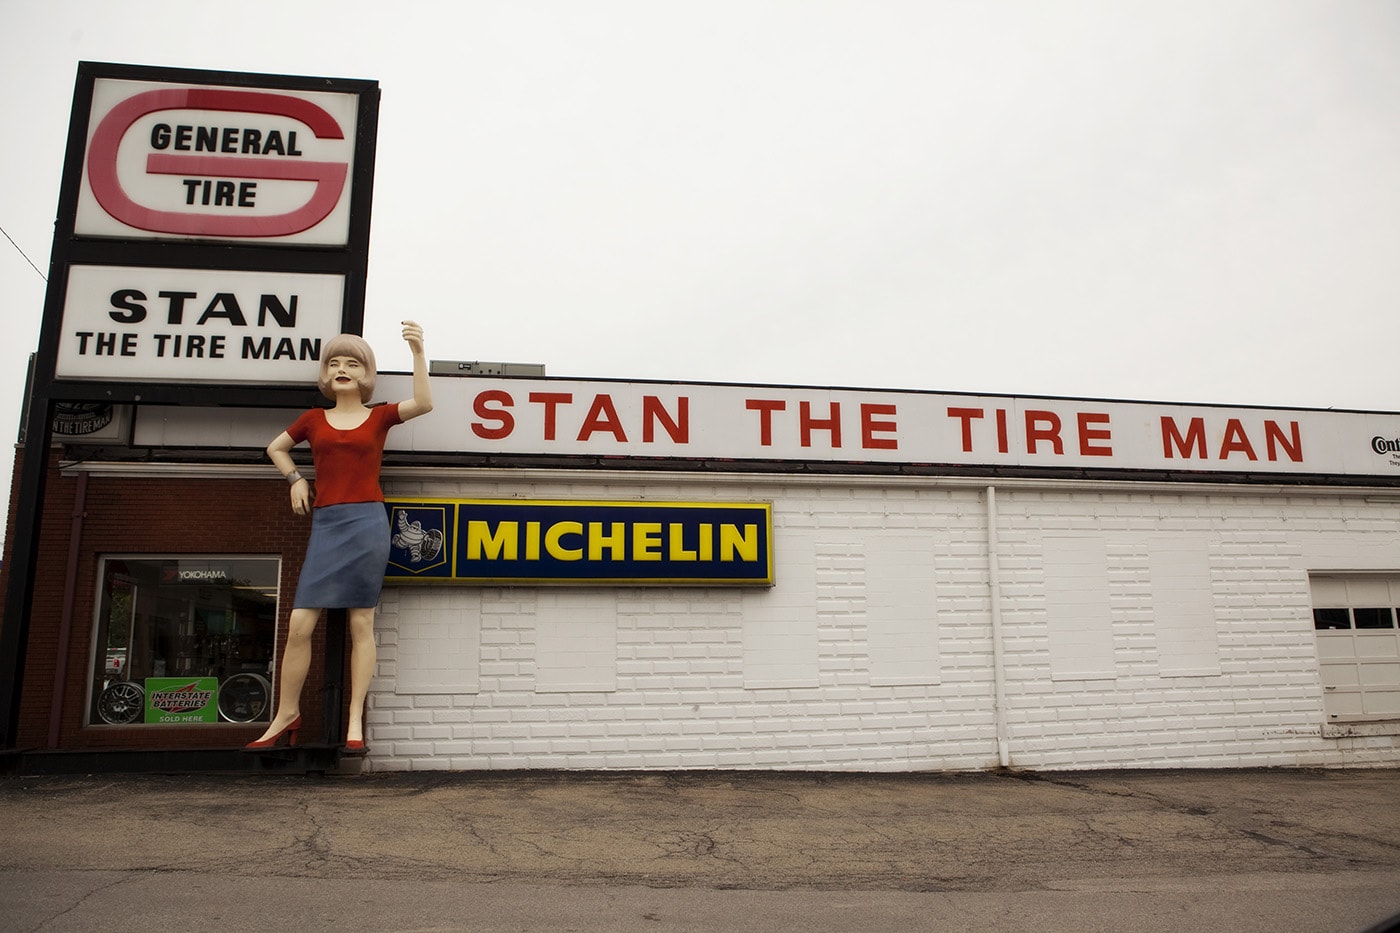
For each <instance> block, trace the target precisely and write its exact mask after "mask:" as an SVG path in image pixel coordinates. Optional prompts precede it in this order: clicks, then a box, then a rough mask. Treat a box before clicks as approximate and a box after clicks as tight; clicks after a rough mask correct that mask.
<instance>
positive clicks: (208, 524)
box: [0, 455, 325, 748]
mask: <svg viewBox="0 0 1400 933" xmlns="http://www.w3.org/2000/svg"><path fill="white" fill-rule="evenodd" d="M57 465H58V461H57V455H55V456H54V458H53V460H52V461H51V463H50V470H49V475H48V488H47V491H46V495H45V502H44V514H43V524H42V532H41V535H40V540H39V549H38V570H37V572H36V575H35V585H34V598H33V603H32V609H31V613H30V624H29V643H28V651H27V653H26V663H25V672H24V693H23V699H22V702H21V707H20V714H21V725H20V730H19V741H18V745H19V747H21V748H44V747H46V746H47V745H48V738H49V725H50V717H51V716H52V715H53V714H54V709H53V706H54V704H53V683H54V675H55V671H56V670H57V659H58V653H59V650H60V646H59V641H60V630H61V627H62V617H63V603H64V593H65V588H66V587H68V586H71V587H72V588H73V612H72V626H71V632H70V636H69V644H68V646H67V660H68V670H67V674H66V676H65V678H64V680H65V684H64V688H63V692H62V702H61V712H60V714H59V715H60V717H61V718H60V723H61V728H60V740H59V747H60V748H95V747H122V748H126V747H155V748H180V747H189V748H206V747H215V748H217V747H228V746H231V745H242V744H243V743H245V742H247V741H249V740H251V739H253V738H256V737H257V736H258V735H259V734H261V732H262V731H263V729H264V728H265V724H263V725H259V724H250V725H248V726H219V727H215V726H177V727H170V726H145V725H133V726H108V725H102V726H89V725H87V684H88V682H89V679H90V677H91V669H90V665H91V655H92V638H93V614H94V611H95V608H94V605H93V604H94V600H95V598H96V595H97V594H96V588H97V572H98V562H99V559H100V558H101V556H102V555H104V554H115V553H123V554H162V555H179V554H191V555H194V554H221V555H222V554H248V555H270V556H278V557H281V558H282V576H281V598H280V600H279V605H278V609H279V618H278V644H277V649H276V651H277V657H278V658H279V659H280V657H281V654H282V640H283V639H284V638H285V634H286V622H287V616H288V614H289V613H290V611H291V596H292V593H293V592H295V589H296V581H297V575H298V573H299V571H300V568H301V559H302V553H303V551H304V549H305V546H306V537H307V535H308V533H309V532H310V528H311V521H310V519H309V518H305V517H300V516H297V515H295V514H293V512H292V510H291V506H290V503H289V500H288V494H287V484H286V483H285V482H283V481H282V480H281V479H280V478H278V476H277V475H276V473H275V471H273V470H272V468H271V467H270V466H269V467H268V470H267V473H268V476H267V478H266V479H261V478H260V479H181V478H163V477H160V476H159V475H153V476H152V477H151V478H139V479H133V478H122V477H111V476H101V475H89V479H88V482H87V490H86V497H85V501H84V502H83V503H82V507H81V511H82V526H81V532H80V535H79V539H78V541H77V548H78V561H77V574H76V577H75V578H74V579H73V580H71V581H70V580H68V579H67V576H68V574H67V567H68V561H69V547H70V544H71V543H72V541H71V539H72V537H73V536H72V531H71V529H72V525H73V512H74V508H75V498H76V494H77V492H78V487H79V483H78V479H77V478H76V476H62V475H60V473H59V471H58V469H57ZM18 468H19V467H18V463H17V464H16V484H17V482H18ZM18 508H19V504H18V503H17V502H16V501H15V499H14V493H13V491H12V495H11V508H10V522H9V526H8V528H7V531H6V539H5V541H6V543H5V563H4V572H3V574H0V576H8V571H9V568H10V560H9V555H10V550H11V547H12V539H13V527H14V517H15V515H16V514H18V513H17V511H16V510H17V509H18ZM0 582H3V581H0ZM324 629H325V625H324V622H323V623H322V625H321V626H320V627H319V628H318V632H317V638H316V643H315V645H314V646H313V649H312V657H313V662H312V670H311V674H310V676H309V677H308V678H307V683H306V687H305V689H304V691H303V694H302V709H303V713H304V715H305V718H306V720H307V723H306V725H307V729H308V730H310V732H311V734H313V735H318V734H319V733H320V728H321V722H322V718H323V717H322V715H321V702H320V697H321V695H322V694H321V688H322V684H323V682H324V670H323V663H322V656H323V645H324Z"/></svg>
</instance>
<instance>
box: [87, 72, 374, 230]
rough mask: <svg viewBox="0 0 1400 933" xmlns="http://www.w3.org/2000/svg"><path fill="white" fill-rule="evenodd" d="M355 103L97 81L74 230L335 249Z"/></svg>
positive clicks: (330, 96) (342, 220)
mask: <svg viewBox="0 0 1400 933" xmlns="http://www.w3.org/2000/svg"><path fill="white" fill-rule="evenodd" d="M357 105H358V101H357V98H356V95H354V94H339V93H320V92H305V91H286V90H250V89H243V88H228V87H222V88H221V87H204V86H180V85H170V84H154V83H150V82H144V81H131V80H120V79H111V78H99V79H97V80H96V81H95V83H94V86H93V101H92V111H91V119H90V122H89V125H88V143H87V153H86V160H85V166H84V173H83V182H82V186H81V189H80V192H79V200H78V207H77V214H76V217H75V226H74V232H75V233H76V234H77V235H79V236H111V237H122V238H126V239H130V238H146V239H171V238H195V239H215V240H232V241H237V242H263V243H288V244H301V245H317V246H342V245H344V244H345V243H346V242H347V239H348V236H349V216H350V207H349V205H350V190H349V189H350V185H349V183H348V180H349V179H350V178H351V176H352V170H353V160H354V149H355V135H356V134H355V129H356V127H355V120H356V114H357Z"/></svg>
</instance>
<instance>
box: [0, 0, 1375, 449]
mask: <svg viewBox="0 0 1400 933" xmlns="http://www.w3.org/2000/svg"><path fill="white" fill-rule="evenodd" d="M220 9H225V10H226V12H225V13H224V14H222V15H219V14H217V13H216V12H215V11H217V10H220ZM0 23H3V29H0V73H2V74H3V80H4V87H5V91H4V93H3V94H0V114H2V115H3V121H2V122H0V125H2V126H3V127H4V134H3V139H4V145H3V146H0V227H3V228H4V230H5V232H6V233H7V234H8V235H9V237H10V238H12V239H13V240H14V242H15V244H17V246H18V249H16V248H15V247H14V246H11V245H10V243H8V242H3V241H0V282H3V293H4V296H5V302H4V306H3V312H2V313H3V318H4V339H3V340H0V354H3V362H4V364H5V365H4V372H5V373H7V374H8V375H6V376H5V377H4V378H3V380H2V381H0V436H2V437H3V446H4V449H3V455H2V456H3V461H0V467H3V469H4V471H5V475H7V476H8V473H9V453H10V451H9V444H10V442H11V440H12V439H13V438H14V436H15V432H16V430H17V425H18V420H19V411H20V406H21V395H22V383H23V376H24V369H25V362H26V359H27V356H28V354H29V353H30V352H32V351H33V350H34V349H35V347H36V345H37V342H38V332H39V319H40V315H41V313H42V309H43V298H44V290H45V283H44V281H43V279H42V278H41V276H40V273H39V272H37V271H36V270H35V269H34V268H31V267H30V265H29V264H28V262H26V260H25V258H24V257H23V256H22V255H21V254H20V250H23V252H24V253H25V254H27V255H28V257H29V258H30V259H31V260H33V262H34V263H35V264H36V265H37V266H38V267H39V269H41V270H43V271H44V274H47V271H48V257H49V250H50V246H51V239H52V230H53V220H54V214H55V208H56V204H57V197H58V187H59V175H60V173H61V169H62V162H63V154H64V143H65V134H66V131H67V123H68V118H69V112H70V107H71V98H72V92H73V82H74V77H75V72H76V67H77V63H78V62H79V61H80V60H89V61H107V62H123V63H131V64H142V65H164V66H179V67H192V68H207V69H215V70H228V71H253V72H271V73H278V74H304V75H318V76H327V77H343V78H370V79H375V80H377V81H378V82H379V83H380V86H381V89H382V100H381V104H380V125H379V140H378V164H377V169H376V176H375V193H374V211H373V230H372V238H371V247H370V276H369V296H368V304H367V308H366V314H365V319H366V335H367V336H368V337H369V338H370V340H371V342H372V343H373V344H374V345H375V347H376V349H377V350H378V354H379V362H380V366H381V368H384V369H405V368H407V367H408V366H409V356H408V352H407V350H406V348H405V347H404V345H403V343H402V341H401V340H400V339H399V338H398V323H397V322H398V321H400V320H402V319H403V318H405V317H413V318H416V319H417V320H419V321H420V322H422V323H423V325H424V327H425V329H426V331H427V340H428V350H429V355H430V356H432V357H434V358H438V359H466V360H474V359H479V360H506V361H520V362H539V363H545V364H546V365H547V367H548V372H549V374H550V375H560V376H585V377H588V376H597V377H608V378H629V377H636V378H647V379H652V378H659V379H678V380H701V381H722V382H744V383H794V384H803V385H818V386H859V387H877V388H901V389H933V390H941V391H955V392H963V391H966V392H987V393H1011V394H1021V395H1058V396H1086V397H1091V398H1113V399H1144V400H1157V401H1179V402H1212V403H1222V404H1245V405H1278V406H1290V407H1307V408H1327V407H1337V408H1359V409H1372V410H1386V411H1393V410H1400V399H1397V396H1396V388H1397V380H1400V3H1397V2H1395V0H1347V2H1336V0H1317V2H1299V0H1241V2H1230V0H1206V2H1197V0H1184V2H1183V0H1161V2H1154V3H1149V2H1117V0H1115V2H1107V0H1105V2H1081V0H1058V2H1049V0H1027V2H995V0H978V2H965V3H964V2H937V0H922V2H912V0H909V2H896V0H884V2H882V0H849V2H820V0H743V2H728V0H704V2H691V3H671V2H665V0H637V2H612V0H606V2H586V0H547V2H520V0H511V2H473V0H453V2H415V0H397V2H392V3H390V2H385V0H373V2H357V0H334V2H323V0H276V2H265V0H241V2H238V3H229V4H216V3H190V2H189V0H175V2H157V0H126V2H122V3H112V2H109V0H0Z"/></svg>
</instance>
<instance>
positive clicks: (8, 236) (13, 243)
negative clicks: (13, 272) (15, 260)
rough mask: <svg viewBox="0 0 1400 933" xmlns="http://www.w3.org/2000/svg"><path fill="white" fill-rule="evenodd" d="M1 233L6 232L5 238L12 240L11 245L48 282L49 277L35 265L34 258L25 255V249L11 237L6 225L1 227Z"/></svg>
mask: <svg viewBox="0 0 1400 933" xmlns="http://www.w3.org/2000/svg"><path fill="white" fill-rule="evenodd" d="M0 233H4V234H5V239H7V240H9V241H10V245H11V246H13V247H14V248H15V251H16V252H17V253H19V254H20V255H21V256H24V261H25V262H27V263H29V267H30V268H31V269H33V270H34V271H35V272H38V273H39V278H41V279H43V280H44V282H45V283H47V282H48V280H49V277H48V276H46V275H44V273H43V271H42V270H41V269H40V268H39V267H38V266H36V265H34V260H32V259H30V258H29V257H28V256H26V255H25V252H24V250H22V249H20V248H19V244H18V243H16V242H15V241H14V238H13V237H11V236H10V235H9V234H8V233H6V232H5V228H4V227H0Z"/></svg>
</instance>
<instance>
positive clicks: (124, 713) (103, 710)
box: [97, 680, 146, 726]
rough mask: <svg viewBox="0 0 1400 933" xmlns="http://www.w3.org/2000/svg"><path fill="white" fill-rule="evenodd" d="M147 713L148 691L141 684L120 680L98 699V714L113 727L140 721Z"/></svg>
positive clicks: (104, 691)
mask: <svg viewBox="0 0 1400 933" xmlns="http://www.w3.org/2000/svg"><path fill="white" fill-rule="evenodd" d="M145 712H146V691H145V690H144V689H143V688H142V686H141V685H140V684H137V683H132V682H131V681H129V680H119V681H117V682H116V683H114V684H109V685H108V686H107V688H106V689H105V690H103V691H102V695H101V696H100V697H98V699H97V714H98V715H99V716H101V717H102V721H103V722H105V723H108V724H110V725H113V726H125V725H128V724H130V723H133V722H136V721H138V720H140V719H141V718H142V717H143V716H144V715H145Z"/></svg>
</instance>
